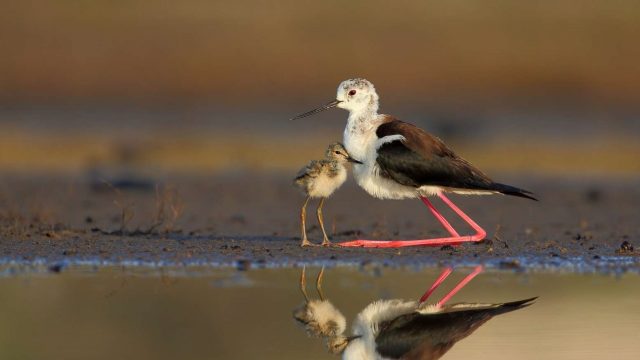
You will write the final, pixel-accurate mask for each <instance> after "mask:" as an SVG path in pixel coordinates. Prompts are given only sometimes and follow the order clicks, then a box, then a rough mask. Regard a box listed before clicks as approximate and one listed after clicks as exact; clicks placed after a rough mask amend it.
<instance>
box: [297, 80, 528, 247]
mask: <svg viewBox="0 0 640 360" xmlns="http://www.w3.org/2000/svg"><path fill="white" fill-rule="evenodd" d="M379 103H380V102H379V96H378V94H377V93H376V89H375V87H374V86H373V84H372V83H371V82H369V81H368V80H365V79H349V80H345V81H343V82H342V83H341V84H340V85H339V86H338V92H337V95H336V100H334V101H331V102H330V103H328V104H326V105H324V106H321V107H319V108H317V109H314V110H311V111H308V112H306V113H303V114H300V115H298V116H296V117H294V118H293V119H292V120H294V119H299V118H303V117H306V116H309V115H313V114H316V113H319V112H321V111H325V110H328V109H331V108H334V107H338V108H341V109H345V110H347V111H349V118H348V120H347V126H346V127H345V129H344V141H343V143H344V145H345V148H346V149H347V151H348V152H349V154H350V155H351V156H352V157H354V158H356V159H358V160H360V161H361V162H362V164H356V165H355V166H354V167H353V172H354V176H355V179H356V181H357V183H358V185H360V187H362V188H363V189H364V190H365V191H366V192H368V193H369V194H370V195H372V196H373V197H376V198H379V199H407V198H419V199H421V200H422V202H423V203H424V204H425V205H426V206H427V207H428V208H429V210H430V211H431V213H432V214H433V215H434V216H435V218H436V219H438V221H440V223H441V224H442V225H443V226H444V227H445V229H446V230H447V231H448V232H449V234H451V236H450V237H445V238H437V239H419V240H397V241H379V240H354V241H348V242H343V243H340V245H341V246H363V247H403V246H415V245H430V246H441V245H457V244H460V243H463V242H468V241H480V240H482V239H484V238H485V236H486V234H487V233H486V231H485V230H484V229H483V228H481V227H480V226H479V225H478V224H476V223H475V222H474V221H473V220H472V219H471V218H470V217H469V216H468V215H466V214H465V213H464V212H463V211H462V210H460V208H458V207H457V206H456V205H455V204H454V203H453V202H452V201H451V200H450V199H449V198H448V197H447V196H446V195H445V193H456V194H464V195H487V194H504V195H512V196H518V197H523V198H527V199H532V200H536V199H535V198H534V197H533V194H532V193H531V192H529V191H527V190H523V189H520V188H517V187H514V186H510V185H505V184H501V183H497V182H494V181H493V180H491V178H489V177H488V176H487V175H485V174H484V173H483V172H482V171H480V170H479V169H478V168H476V167H475V166H473V165H472V164H471V163H469V162H468V161H466V160H465V159H463V158H462V157H460V156H458V155H457V154H456V153H454V152H453V150H451V149H450V148H449V147H447V146H446V145H445V144H444V142H442V140H440V139H439V138H437V137H435V136H433V135H431V134H429V133H427V132H426V131H424V130H422V129H420V128H419V127H417V126H415V125H412V124H410V123H406V122H403V121H400V120H398V119H396V118H395V117H393V116H391V115H384V114H379V113H378V107H379ZM429 196H438V197H439V198H440V199H441V200H442V201H443V202H444V203H445V204H446V205H447V206H449V207H450V208H451V209H452V210H453V211H454V212H455V213H456V214H458V216H460V217H461V218H462V219H463V220H464V221H465V222H466V223H467V224H469V225H470V226H471V227H472V228H473V229H474V230H475V232H476V233H475V234H473V235H470V236H461V235H460V234H458V232H457V231H456V230H455V229H454V228H453V227H452V226H451V224H449V222H448V221H447V220H446V219H445V218H444V216H443V215H442V214H440V212H439V211H438V210H437V209H436V208H435V207H434V206H433V204H432V203H431V201H429V199H428V197H429Z"/></svg>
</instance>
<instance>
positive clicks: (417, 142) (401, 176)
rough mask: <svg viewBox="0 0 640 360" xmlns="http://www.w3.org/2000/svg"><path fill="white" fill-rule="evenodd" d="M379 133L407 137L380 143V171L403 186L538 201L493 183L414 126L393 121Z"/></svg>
mask: <svg viewBox="0 0 640 360" xmlns="http://www.w3.org/2000/svg"><path fill="white" fill-rule="evenodd" d="M376 135H377V136H378V138H384V137H385V136H390V135H401V136H403V137H404V140H394V141H390V142H388V143H384V144H383V145H382V146H380V148H378V151H377V153H378V157H377V159H376V162H377V164H378V167H379V168H380V171H381V174H382V175H383V176H385V177H388V178H390V179H392V180H394V181H396V182H398V183H400V184H402V185H405V186H411V187H420V186H425V185H431V186H441V187H446V188H452V189H467V190H481V191H496V192H500V193H503V194H507V195H514V196H520V197H525V198H529V199H533V200H535V199H534V198H533V197H532V196H531V193H530V192H529V191H526V190H522V189H519V188H516V187H513V186H509V185H505V184H499V183H495V182H493V180H491V179H490V178H489V177H488V176H487V175H485V174H484V173H483V172H482V171H480V170H479V169H477V168H476V167H474V166H473V165H471V163H469V162H468V161H466V160H465V159H463V158H461V157H460V156H458V155H456V154H455V153H454V152H453V151H452V150H451V149H449V148H448V147H447V146H446V145H445V144H444V143H443V142H442V141H441V140H440V139H438V138H437V137H435V136H433V135H431V134H429V133H427V132H425V131H423V130H422V129H420V128H418V127H416V126H414V125H411V124H408V123H405V122H402V121H399V120H394V121H390V122H387V123H384V124H382V125H380V126H379V127H378V129H377V131H376Z"/></svg>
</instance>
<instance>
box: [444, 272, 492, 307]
mask: <svg viewBox="0 0 640 360" xmlns="http://www.w3.org/2000/svg"><path fill="white" fill-rule="evenodd" d="M483 269H484V268H483V266H482V265H478V266H476V268H475V269H473V271H472V272H471V274H469V275H467V276H466V277H465V278H464V279H462V280H460V282H459V283H458V285H456V286H455V287H454V288H453V289H452V290H451V291H449V293H448V294H447V295H445V296H444V297H443V298H442V299H440V301H438V303H437V304H436V305H437V306H438V307H441V306H442V305H444V304H445V303H446V302H447V301H449V300H450V299H451V298H452V297H453V295H455V294H456V293H457V292H458V291H460V290H461V289H462V288H463V287H465V286H466V285H467V284H468V283H469V281H471V280H472V279H473V278H474V277H476V276H477V275H478V274H480V273H481V272H482V270H483Z"/></svg>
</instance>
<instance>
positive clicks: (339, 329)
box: [293, 266, 536, 360]
mask: <svg viewBox="0 0 640 360" xmlns="http://www.w3.org/2000/svg"><path fill="white" fill-rule="evenodd" d="M451 271H452V269H451V268H447V269H445V270H444V271H443V272H442V274H441V275H440V277H438V279H437V280H436V281H435V282H434V283H433V285H431V287H430V288H429V289H428V290H427V291H426V292H425V293H424V295H422V297H421V298H420V299H419V300H401V299H392V300H376V301H373V302H372V303H370V304H369V305H367V306H366V307H365V308H364V309H363V310H362V311H360V312H359V313H358V315H357V316H356V319H355V320H354V322H353V324H352V333H351V335H349V336H347V335H345V334H344V332H345V330H346V319H345V318H344V315H342V313H341V312H340V311H339V310H338V309H337V308H336V307H335V306H334V305H333V304H332V303H331V302H330V301H329V300H328V299H326V298H325V297H324V295H322V292H321V290H320V287H321V282H322V274H323V272H324V269H323V270H322V271H321V272H320V274H319V275H318V279H317V282H316V285H317V287H318V293H319V294H320V298H321V299H320V300H311V301H310V300H309V297H308V295H307V293H306V290H305V281H304V278H305V273H304V269H303V272H302V275H301V280H300V289H301V290H302V293H303V294H304V297H305V303H304V304H303V306H302V307H299V308H297V309H296V310H295V311H294V313H293V315H294V318H295V319H296V321H298V322H299V323H301V324H302V325H303V326H304V328H305V330H306V331H307V333H308V334H310V335H312V336H316V337H322V338H324V339H325V340H326V343H327V348H328V350H329V352H331V353H333V354H341V355H342V358H343V359H345V360H372V359H423V360H425V359H426V360H436V359H439V358H440V357H442V356H443V355H444V354H445V353H446V352H447V351H449V350H450V349H451V348H452V347H453V345H454V344H455V343H457V342H458V341H460V340H462V339H464V338H465V337H467V336H469V335H471V334H472V333H473V332H474V331H475V330H477V329H478V328H479V327H480V326H482V325H483V324H484V323H486V322H487V321H489V320H490V319H491V318H492V317H494V316H496V315H499V314H503V313H507V312H510V311H514V310H518V309H522V308H524V307H527V306H529V305H530V304H531V302H532V301H533V300H535V299H536V298H529V299H525V300H519V301H513V302H506V303H457V304H447V301H448V300H449V299H451V297H452V296H453V295H454V294H456V293H457V292H458V291H459V290H461V289H462V288H463V287H464V286H465V285H466V284H467V283H468V282H469V281H470V280H471V279H473V278H474V277H475V276H476V275H478V274H479V273H480V272H481V271H482V267H481V266H478V267H476V268H475V269H474V271H473V272H472V273H470V274H469V275H467V276H466V277H465V278H464V279H462V280H461V281H460V282H459V283H458V284H457V285H456V286H455V287H454V288H453V289H452V290H451V291H449V293H447V295H445V296H444V297H443V298H442V299H441V300H440V301H438V302H437V303H435V304H431V303H427V302H426V300H427V298H429V296H430V295H431V294H432V293H433V291H434V290H435V289H436V288H437V287H438V286H439V285H440V284H441V283H442V282H443V281H444V279H445V278H446V277H447V276H449V274H451Z"/></svg>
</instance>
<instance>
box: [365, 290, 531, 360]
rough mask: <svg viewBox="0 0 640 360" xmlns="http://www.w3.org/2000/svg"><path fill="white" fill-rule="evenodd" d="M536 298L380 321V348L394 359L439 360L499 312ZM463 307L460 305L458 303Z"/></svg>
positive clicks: (526, 303) (523, 305) (504, 311)
mask: <svg viewBox="0 0 640 360" xmlns="http://www.w3.org/2000/svg"><path fill="white" fill-rule="evenodd" d="M535 299H536V298H531V299H526V300H520V301H514V302H510V303H504V304H495V305H490V306H486V307H475V306H474V307H469V308H466V309H460V310H457V309H455V307H454V308H452V309H453V310H452V311H445V312H440V313H434V314H420V313H418V312H414V313H411V314H407V315H402V316H400V317H397V318H395V319H393V320H390V321H388V322H384V323H382V324H380V332H379V333H378V336H377V337H376V350H377V351H378V352H379V353H380V354H381V355H382V356H385V357H389V358H392V359H399V358H403V359H414V358H415V359H438V358H440V357H441V356H442V355H444V354H445V353H446V352H447V351H448V350H449V349H451V347H452V346H453V345H454V344H455V343H456V342H458V341H460V340H462V339H464V338H465V337H467V336H469V335H471V333H473V332H474V331H475V330H476V329H478V328H479V327H480V326H481V325H482V324H484V323H485V322H487V321H488V320H489V319H491V318H492V317H494V316H495V315H498V314H502V313H506V312H510V311H514V310H517V309H521V308H523V307H526V306H529V305H531V301H533V300H535ZM457 306H459V305H457Z"/></svg>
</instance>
